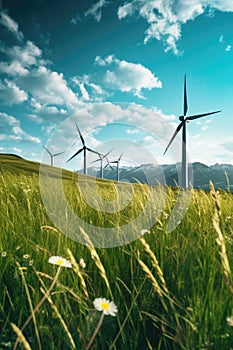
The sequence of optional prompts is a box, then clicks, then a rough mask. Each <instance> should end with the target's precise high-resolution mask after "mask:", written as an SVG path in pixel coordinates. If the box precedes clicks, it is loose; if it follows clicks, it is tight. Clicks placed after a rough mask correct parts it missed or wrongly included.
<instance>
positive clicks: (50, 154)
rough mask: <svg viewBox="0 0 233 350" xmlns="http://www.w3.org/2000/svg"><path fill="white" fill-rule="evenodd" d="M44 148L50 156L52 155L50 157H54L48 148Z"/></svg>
mask: <svg viewBox="0 0 233 350" xmlns="http://www.w3.org/2000/svg"><path fill="white" fill-rule="evenodd" d="M43 147H44V149H45V150H46V151H47V152H48V154H50V156H52V153H51V152H50V151H49V150H48V148H46V147H45V146H43Z"/></svg>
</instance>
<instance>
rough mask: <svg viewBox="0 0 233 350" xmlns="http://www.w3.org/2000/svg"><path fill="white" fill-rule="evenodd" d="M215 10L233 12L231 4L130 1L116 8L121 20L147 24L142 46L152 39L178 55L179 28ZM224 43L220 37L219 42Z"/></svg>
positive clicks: (223, 0)
mask: <svg viewBox="0 0 233 350" xmlns="http://www.w3.org/2000/svg"><path fill="white" fill-rule="evenodd" d="M214 10H219V11H226V12H232V11H233V2H232V0H177V1H174V0H159V1H155V0H140V1H138V0H131V1H128V2H126V3H125V4H124V5H122V6H120V7H119V8H118V18H119V19H120V20H122V19H124V18H126V17H129V16H133V15H136V16H138V17H141V18H143V19H145V20H146V22H147V23H148V28H147V30H146V31H145V38H144V43H147V42H148V41H149V40H151V39H157V40H161V41H162V42H163V43H164V45H165V50H173V52H174V53H175V54H179V50H178V49H177V42H178V41H179V39H180V37H181V29H182V25H184V24H185V23H187V22H188V21H190V20H194V19H195V18H196V17H197V16H200V15H202V14H204V13H205V12H207V13H208V11H212V13H213V14H214ZM220 38H221V37H220ZM221 40H223V37H222V39H221Z"/></svg>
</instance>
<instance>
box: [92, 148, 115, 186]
mask: <svg viewBox="0 0 233 350" xmlns="http://www.w3.org/2000/svg"><path fill="white" fill-rule="evenodd" d="M110 152H112V149H111V150H110V151H109V152H108V153H106V154H101V153H98V156H99V159H96V160H94V162H92V163H96V162H100V177H101V179H103V173H104V171H103V170H104V169H103V161H104V158H107V156H108V155H109V153H110ZM107 162H108V160H107ZM107 165H108V164H107Z"/></svg>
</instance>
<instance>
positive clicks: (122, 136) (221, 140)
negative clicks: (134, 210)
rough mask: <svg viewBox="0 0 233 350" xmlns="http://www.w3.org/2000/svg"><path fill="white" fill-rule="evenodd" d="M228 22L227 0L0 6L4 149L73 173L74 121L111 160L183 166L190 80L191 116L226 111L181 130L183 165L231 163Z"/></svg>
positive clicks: (231, 14)
mask: <svg viewBox="0 0 233 350" xmlns="http://www.w3.org/2000/svg"><path fill="white" fill-rule="evenodd" d="M232 23H233V2H232V1H231V0H189V1H187V0H178V1H175V0H160V1H152V0H124V1H110V0H97V1H86V0H85V1H84V0H80V1H77V0H67V1H66V2H65V3H64V1H60V0H57V1H50V0H34V1H29V0H24V1H19V2H17V1H13V0H6V1H4V0H2V1H0V44H1V45H0V127H1V129H0V152H2V153H15V154H18V155H21V156H22V157H24V158H26V159H29V160H35V161H41V160H42V161H43V162H48V163H49V161H50V160H49V155H48V154H47V153H43V151H44V149H43V145H44V146H46V145H47V147H48V149H49V150H50V151H51V152H52V153H58V152H61V151H65V153H63V154H62V155H60V156H57V157H56V159H54V163H55V165H58V166H63V167H66V168H69V169H77V168H79V167H82V156H81V155H80V156H78V157H77V158H75V159H74V160H72V161H70V162H69V163H66V160H67V159H68V158H69V157H70V156H71V155H72V154H73V153H74V152H76V151H77V150H78V149H79V148H80V146H81V144H80V140H79V138H78V135H77V130H76V127H75V122H76V123H77V124H78V125H79V127H80V130H81V132H82V133H83V135H84V137H85V140H86V143H87V146H89V147H91V148H92V149H95V150H98V151H101V152H103V153H104V152H107V151H108V150H109V149H111V148H113V151H112V153H111V154H110V155H109V158H110V160H115V159H117V158H118V156H119V155H120V154H121V152H122V151H124V155H123V159H122V160H123V162H124V164H125V165H127V164H128V165H129V164H130V165H139V164H142V163H150V162H155V163H159V164H166V163H174V162H177V161H180V159H181V158H180V157H181V155H180V154H181V153H180V152H181V135H178V136H177V139H176V140H175V142H174V143H173V144H172V146H171V149H170V152H168V153H167V154H166V155H165V156H164V155H163V152H164V150H165V148H166V145H167V144H168V142H169V140H170V138H171V136H172V134H173V133H174V130H175V128H176V126H177V125H178V123H179V119H178V117H179V115H181V114H182V110H183V81H184V74H185V73H186V74H187V91H188V107H189V109H188V115H191V114H199V113H204V112H210V111H215V110H221V111H222V112H221V113H219V114H216V115H213V116H210V117H206V118H202V119H199V120H194V121H192V122H190V123H189V124H188V140H187V142H188V154H189V159H190V161H192V162H195V161H200V162H203V163H205V164H215V163H231V164H233V136H232V96H233V84H232V78H233V34H232V29H233V28H232ZM135 147H136V148H135ZM95 159H96V158H95V156H94V155H93V154H89V155H88V162H89V163H90V162H91V161H93V160H95Z"/></svg>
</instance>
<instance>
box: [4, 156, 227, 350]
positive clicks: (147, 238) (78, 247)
mask: <svg viewBox="0 0 233 350" xmlns="http://www.w3.org/2000/svg"><path fill="white" fill-rule="evenodd" d="M46 169H47V170H46V171H47V172H48V177H49V179H50V180H49V181H56V180H57V177H58V174H59V169H56V168H53V169H51V167H49V166H48V167H47V168H46ZM38 172H39V164H38V163H33V162H28V161H25V160H23V159H20V158H18V157H16V156H13V155H0V208H1V210H0V286H1V289H0V290H1V293H0V350H3V349H14V348H16V347H17V348H18V349H24V348H25V349H33V350H34V349H43V350H53V349H54V350H60V349H61V350H64V349H86V347H87V344H88V342H89V340H90V339H91V337H92V335H93V332H94V331H95V329H96V327H97V324H98V321H99V319H100V317H101V312H99V311H97V310H96V309H95V308H94V306H93V301H94V299H95V298H98V297H106V298H107V299H109V300H113V301H114V302H115V304H116V306H117V308H118V312H117V314H116V316H115V317H112V316H105V317H104V319H103V324H102V325H101V327H100V329H99V331H98V333H97V336H96V338H95V339H94V341H93V344H92V347H91V348H92V349H101V350H102V349H106V350H108V349H117V350H118V349H119V350H121V349H122V350H123V349H127V350H128V349H129V350H131V349H132V350H136V349H138V350H141V349H156V350H160V349H166V350H167V349H186V350H195V349H196V350H200V349H214V350H230V349H233V327H232V325H233V318H232V319H230V317H231V316H232V315H233V305H232V301H233V284H232V273H231V266H232V263H233V195H232V194H231V193H228V192H223V191H220V192H216V191H214V189H212V190H211V191H210V192H208V191H196V190H192V199H191V202H190V205H189V209H188V212H187V214H186V215H185V217H184V219H183V220H182V222H181V223H180V225H179V226H177V227H176V229H175V230H174V231H173V232H171V233H167V232H166V225H167V221H168V218H169V216H170V214H171V211H172V207H173V205H174V203H175V202H176V196H177V191H176V189H172V188H166V201H165V202H164V203H163V204H164V205H163V208H162V210H161V213H159V217H158V220H157V223H156V224H155V225H154V226H153V227H152V228H151V230H150V232H149V233H145V235H143V236H141V237H139V238H138V239H136V240H135V241H133V242H131V243H128V244H125V245H122V246H118V247H111V248H107V249H104V248H95V247H94V246H93V245H92V244H91V242H90V241H88V237H86V242H87V244H86V245H85V244H80V243H78V242H75V241H74V240H71V239H70V238H69V237H67V236H66V235H64V234H63V233H61V232H60V231H59V229H57V228H56V226H55V225H54V223H53V220H52V219H51V216H50V217H49V216H48V214H47V212H46V210H45V207H44V205H43V202H42V199H41V194H40V188H39V176H38ZM62 176H63V181H62V185H63V189H64V193H65V195H66V198H67V200H68V201H69V203H70V206H71V207H72V208H73V210H74V212H75V213H76V214H77V215H78V216H79V217H81V218H82V220H84V221H86V222H88V223H89V224H92V225H96V226H102V227H110V228H111V227H113V226H114V225H118V226H119V227H120V226H121V225H124V224H127V223H128V222H130V221H131V220H132V217H137V215H139V213H140V211H142V210H143V208H144V206H145V203H146V199H147V198H148V195H149V196H153V195H155V194H156V196H155V197H157V198H155V199H154V200H155V203H157V202H158V200H159V196H158V193H160V192H159V191H160V189H156V192H154V190H151V189H149V188H148V187H147V186H144V185H143V186H142V185H140V184H138V185H135V186H134V188H133V198H132V201H131V202H130V204H128V205H127V206H126V207H125V209H124V210H123V211H118V212H116V213H107V214H103V213H102V212H98V210H93V208H91V207H90V206H89V205H87V204H86V203H85V201H84V200H83V198H82V196H81V191H80V188H79V186H78V185H77V175H76V174H74V173H72V172H69V171H63V172H62ZM92 181H93V180H92V179H91V178H89V177H86V178H84V177H82V182H85V183H86V186H87V189H88V186H92ZM97 185H98V191H99V193H100V195H101V196H102V198H104V199H106V200H111V199H112V200H113V199H114V198H115V197H116V196H117V192H116V186H115V185H114V183H112V182H110V181H102V180H99V182H98V184H97ZM124 192H125V196H127V191H124ZM156 205H158V203H157V204H156ZM54 207H55V208H57V210H59V202H58V198H57V196H56V195H55V194H54ZM68 224H69V222H68ZM76 230H77V232H80V234H83V235H84V237H85V234H87V232H86V233H85V232H82V230H81V228H79V227H76ZM139 236H140V234H139ZM56 255H57V256H61V257H64V258H66V259H68V260H69V261H71V263H72V268H66V267H62V268H61V269H60V268H59V271H60V272H59V277H58V279H57V281H56V283H55V285H54V287H53V289H52V290H51V293H50V294H49V295H46V291H48V290H49V288H50V286H51V284H52V282H53V281H54V278H55V275H56V274H57V271H58V267H57V266H56V265H52V264H50V263H49V262H48V260H49V258H50V257H51V256H56ZM80 259H84V261H85V263H86V266H85V268H84V267H83V266H82V264H80ZM43 297H44V299H45V301H44V303H43V304H42V305H41V307H40V308H39V310H38V312H32V311H33V309H34V308H35V307H36V305H37V304H38V303H39V302H40V300H41V299H42V298H43ZM29 317H31V319H30V322H28V324H27V326H26V327H25V329H23V330H22V328H23V325H24V323H25V322H26V321H27V319H28V318H29ZM231 323H232V324H231ZM20 330H22V332H21V331H20ZM22 334H23V336H24V337H23V338H22V339H21V342H19V343H18V344H17V346H16V345H15V343H16V339H17V337H18V336H22Z"/></svg>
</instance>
